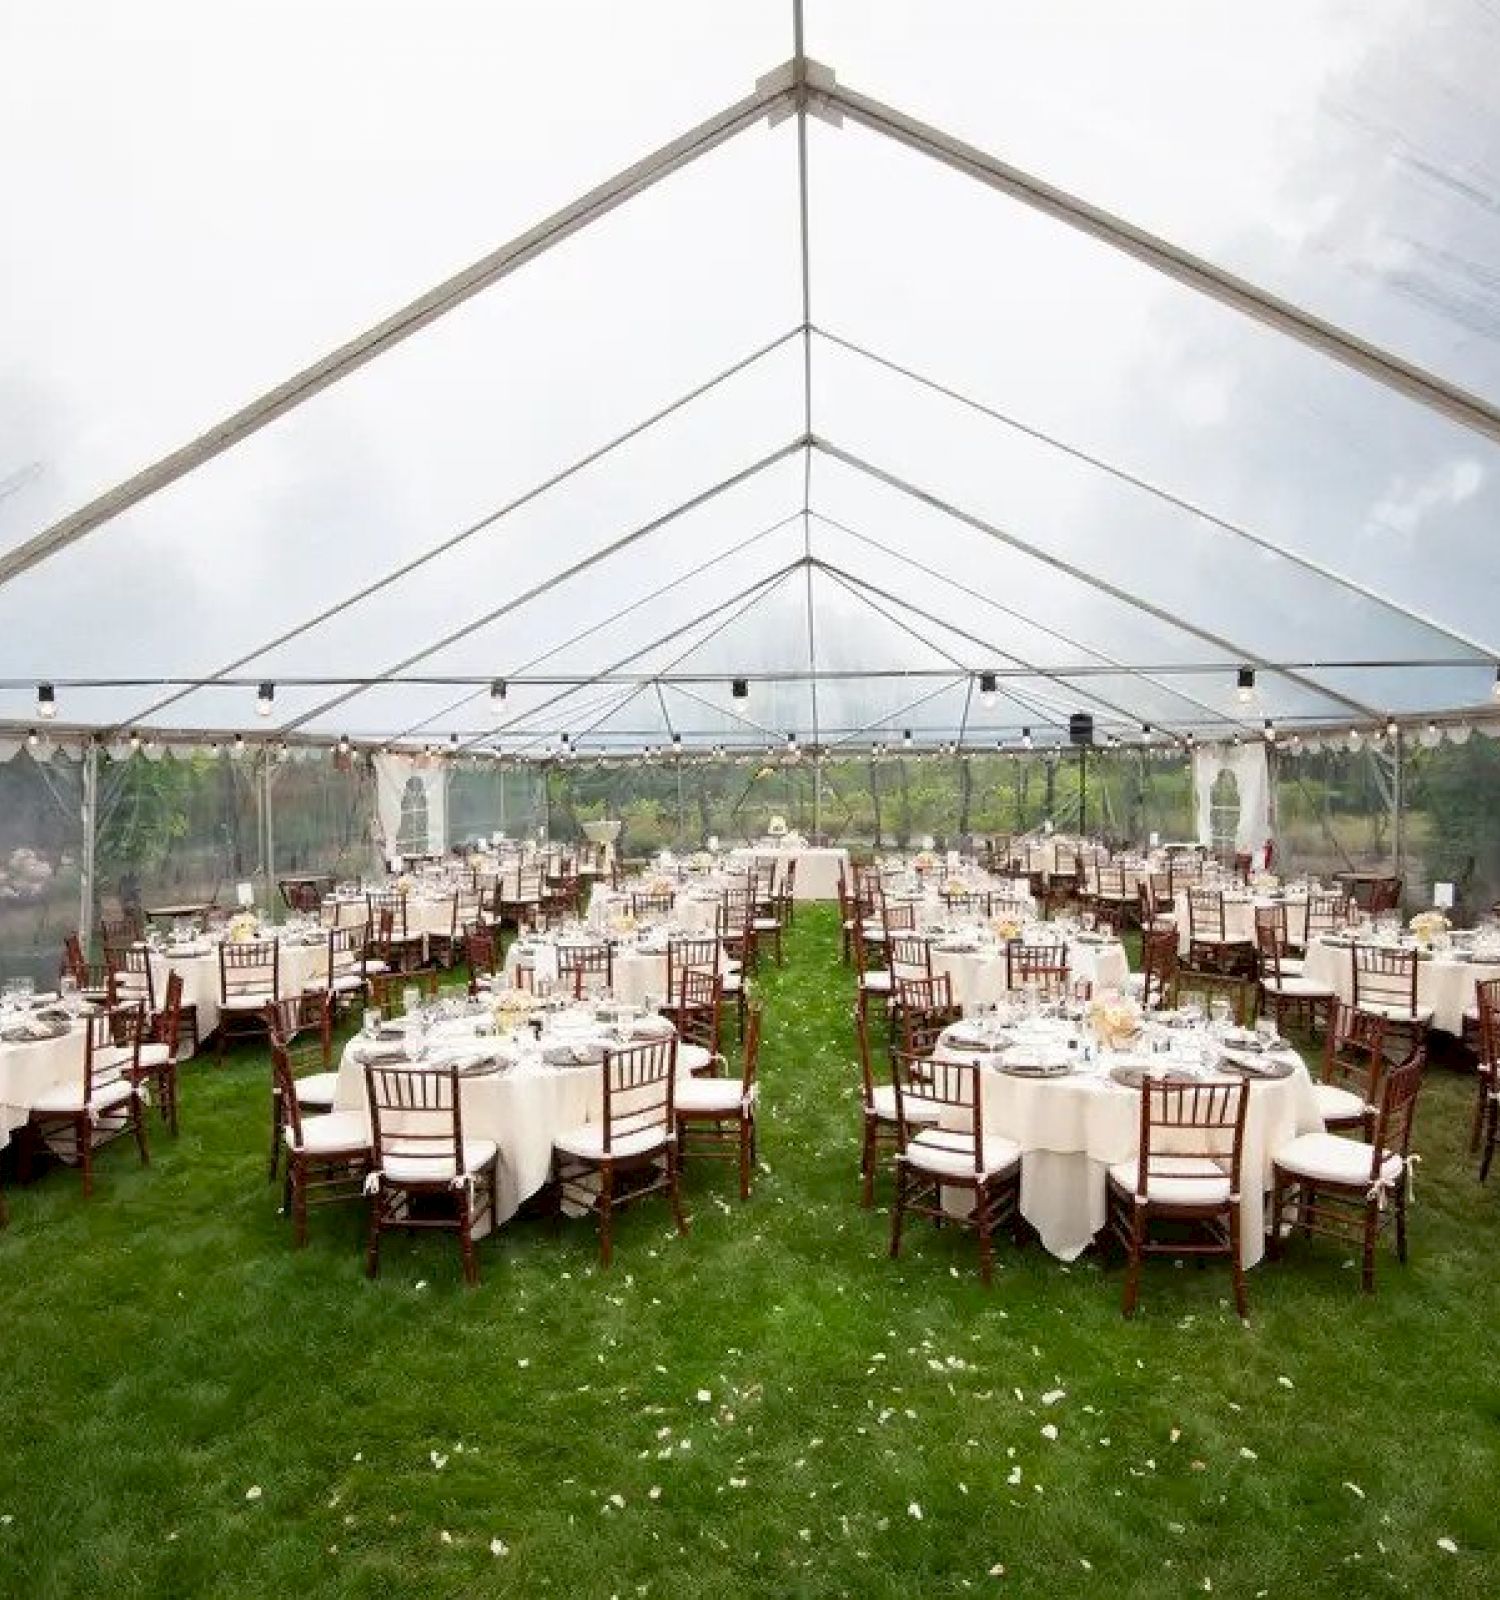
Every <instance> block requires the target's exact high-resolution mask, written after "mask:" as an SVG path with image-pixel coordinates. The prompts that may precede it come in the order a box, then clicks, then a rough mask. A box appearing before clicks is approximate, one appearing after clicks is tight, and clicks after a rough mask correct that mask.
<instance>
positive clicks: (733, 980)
mask: <svg viewBox="0 0 1500 1600" xmlns="http://www.w3.org/2000/svg"><path fill="white" fill-rule="evenodd" d="M742 987H743V985H742V983H741V979H740V974H739V973H738V972H721V973H720V974H719V992H720V993H721V994H738V993H739V992H740V989H741V988H742Z"/></svg>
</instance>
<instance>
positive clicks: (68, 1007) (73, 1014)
mask: <svg viewBox="0 0 1500 1600" xmlns="http://www.w3.org/2000/svg"><path fill="white" fill-rule="evenodd" d="M57 992H58V995H59V996H60V997H61V999H62V1008H63V1010H64V1011H66V1012H67V1013H68V1016H69V1018H70V1019H74V1020H76V1018H77V1016H78V1009H79V1006H80V1005H81V1004H82V1002H83V996H82V995H81V994H80V993H79V991H78V979H77V978H76V977H75V976H74V975H73V974H72V973H71V972H65V973H63V975H62V976H61V977H60V978H59V979H58V980H57Z"/></svg>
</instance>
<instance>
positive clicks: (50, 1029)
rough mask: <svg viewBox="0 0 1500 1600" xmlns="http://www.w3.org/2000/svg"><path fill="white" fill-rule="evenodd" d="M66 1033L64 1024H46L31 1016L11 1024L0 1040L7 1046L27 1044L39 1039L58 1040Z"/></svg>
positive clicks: (66, 1029) (0, 1036)
mask: <svg viewBox="0 0 1500 1600" xmlns="http://www.w3.org/2000/svg"><path fill="white" fill-rule="evenodd" d="M67 1031H68V1024H67V1023H66V1022H61V1023H59V1022H46V1021H44V1020H43V1019H42V1018H41V1017H39V1016H36V1015H34V1014H33V1015H32V1016H29V1017H23V1018H22V1019H21V1020H20V1021H19V1022H13V1023H12V1024H11V1025H10V1026H9V1027H8V1028H6V1029H5V1031H4V1032H3V1033H0V1039H4V1041H5V1042H6V1043H7V1044H29V1043H32V1042H33V1041H35V1040H40V1039H60V1038H62V1036H63V1035H64V1034H65V1033H66V1032H67Z"/></svg>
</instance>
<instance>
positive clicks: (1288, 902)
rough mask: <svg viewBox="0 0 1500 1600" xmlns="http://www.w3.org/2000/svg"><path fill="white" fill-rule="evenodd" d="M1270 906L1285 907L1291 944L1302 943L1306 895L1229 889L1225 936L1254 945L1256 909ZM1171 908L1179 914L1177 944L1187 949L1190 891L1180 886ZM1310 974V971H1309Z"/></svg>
mask: <svg viewBox="0 0 1500 1600" xmlns="http://www.w3.org/2000/svg"><path fill="white" fill-rule="evenodd" d="M1270 906H1284V907H1285V908H1286V937H1287V943H1288V944H1294V945H1300V944H1304V943H1306V941H1307V900H1306V898H1301V899H1293V898H1279V899H1278V898H1276V897H1274V896H1272V895H1253V894H1241V893H1237V892H1235V891H1233V890H1226V891H1225V894H1224V937H1225V939H1226V940H1228V942H1229V943H1230V944H1247V945H1249V946H1250V947H1251V949H1252V950H1253V949H1254V948H1255V913H1256V912H1257V911H1263V910H1265V909H1267V908H1268V907H1270ZM1172 909H1173V911H1174V912H1175V913H1176V916H1177V948H1178V950H1179V951H1180V952H1181V953H1182V954H1183V955H1186V954H1187V953H1188V945H1189V943H1190V942H1191V933H1190V922H1189V918H1188V892H1187V890H1186V889H1179V890H1178V891H1177V893H1176V895H1174V896H1173V899H1172ZM1308 976H1309V977H1310V976H1311V974H1310V973H1309V974H1308Z"/></svg>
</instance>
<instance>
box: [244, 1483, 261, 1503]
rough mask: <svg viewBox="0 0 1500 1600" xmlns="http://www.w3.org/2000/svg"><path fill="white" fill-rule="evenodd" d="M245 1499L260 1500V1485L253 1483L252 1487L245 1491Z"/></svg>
mask: <svg viewBox="0 0 1500 1600" xmlns="http://www.w3.org/2000/svg"><path fill="white" fill-rule="evenodd" d="M245 1498H246V1499H247V1500H259V1499H260V1485H259V1484H258V1483H252V1484H251V1485H250V1487H249V1488H248V1489H246V1490H245Z"/></svg>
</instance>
